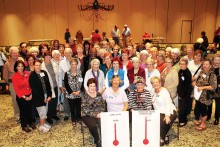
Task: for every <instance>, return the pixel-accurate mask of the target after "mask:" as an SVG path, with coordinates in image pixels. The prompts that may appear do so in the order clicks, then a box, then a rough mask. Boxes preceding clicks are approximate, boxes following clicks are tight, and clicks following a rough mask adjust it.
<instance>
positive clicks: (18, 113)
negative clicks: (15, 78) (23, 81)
mask: <svg viewBox="0 0 220 147" xmlns="http://www.w3.org/2000/svg"><path fill="white" fill-rule="evenodd" d="M9 90H10V93H11V98H12V107H13V109H14V117H15V118H16V119H19V118H20V110H19V107H18V103H17V101H16V94H15V91H14V87H13V84H12V83H9Z"/></svg>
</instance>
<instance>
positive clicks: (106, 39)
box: [102, 32, 109, 42]
mask: <svg viewBox="0 0 220 147" xmlns="http://www.w3.org/2000/svg"><path fill="white" fill-rule="evenodd" d="M102 41H107V42H109V40H108V38H107V37H106V32H102Z"/></svg>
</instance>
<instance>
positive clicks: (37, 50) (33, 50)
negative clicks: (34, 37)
mask: <svg viewBox="0 0 220 147" xmlns="http://www.w3.org/2000/svg"><path fill="white" fill-rule="evenodd" d="M33 52H37V53H38V54H39V49H38V48H37V47H31V48H30V49H29V50H28V54H30V53H33Z"/></svg>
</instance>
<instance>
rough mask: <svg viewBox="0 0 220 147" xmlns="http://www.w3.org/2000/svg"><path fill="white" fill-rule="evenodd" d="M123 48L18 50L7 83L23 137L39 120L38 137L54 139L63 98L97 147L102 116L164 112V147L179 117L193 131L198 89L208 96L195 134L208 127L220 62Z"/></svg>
mask: <svg viewBox="0 0 220 147" xmlns="http://www.w3.org/2000/svg"><path fill="white" fill-rule="evenodd" d="M115 27H117V26H115ZM113 39H114V38H113ZM117 41H118V40H117V39H114V40H110V42H109V43H108V44H105V43H102V42H101V43H99V42H98V41H97V42H95V43H92V44H91V43H90V42H88V41H85V42H84V43H83V44H77V45H76V46H75V47H74V48H72V46H71V42H72V38H71V37H70V38H69V44H65V45H63V44H60V43H59V41H58V40H55V41H54V43H53V46H52V47H51V48H49V47H48V45H47V44H41V45H40V46H39V48H37V47H31V48H30V49H27V44H26V43H25V42H22V43H21V44H20V50H19V48H17V47H11V48H10V49H9V53H10V58H9V59H8V60H7V62H6V63H5V65H4V69H3V72H4V74H3V78H4V80H5V81H6V82H7V83H8V84H9V89H10V93H11V96H12V103H13V108H14V114H15V117H16V118H17V119H18V120H20V122H21V127H22V130H23V131H25V132H30V131H31V130H30V128H32V129H36V126H35V120H36V116H39V130H40V131H43V132H48V131H49V130H50V128H51V124H53V121H54V120H56V121H58V120H60V118H59V117H58V115H57V107H58V105H59V104H60V100H59V99H58V97H60V95H63V98H64V99H63V100H62V103H63V106H64V115H65V117H64V120H68V119H69V117H71V122H72V125H73V127H75V126H76V125H77V122H80V123H81V121H83V122H84V124H85V125H86V126H88V128H89V131H90V133H91V134H92V136H93V137H94V143H95V144H96V146H97V147H99V146H101V142H100V136H99V133H98V130H99V129H100V113H101V112H105V111H107V112H119V111H129V112H130V113H132V111H137V110H159V111H160V137H161V140H160V144H161V146H162V145H164V144H168V143H169V138H168V136H167V133H168V131H169V129H170V127H171V124H172V123H173V121H174V120H175V119H176V117H177V113H178V117H179V122H180V124H179V125H180V127H183V126H185V125H186V124H187V122H188V115H189V114H190V113H191V110H192V101H193V86H197V87H198V91H202V94H201V96H200V98H199V99H198V100H196V104H195V108H194V114H195V119H196V122H195V124H196V127H195V129H196V130H199V131H203V130H205V129H206V128H207V126H206V121H207V120H208V119H210V118H211V112H212V111H211V110H212V107H211V106H212V101H213V100H212V99H208V98H207V91H208V90H211V91H214V90H218V89H219V88H218V87H219V86H218V84H219V83H218V84H217V82H219V81H218V80H217V77H218V76H219V74H220V73H219V67H220V56H217V55H216V56H215V57H214V58H213V60H212V61H211V60H209V59H204V57H203V52H202V51H200V50H199V49H196V48H194V46H192V45H188V46H187V47H186V48H185V49H184V50H185V51H186V54H185V55H183V54H181V52H180V50H179V49H178V48H172V47H167V48H166V49H165V50H159V49H158V48H157V47H155V46H153V44H151V43H146V44H145V45H144V47H143V48H141V49H138V50H137V46H136V45H133V44H131V43H127V44H126V47H124V48H120V46H118V45H117V44H116V42H117ZM103 42H104V41H103ZM215 101H216V103H215V104H216V109H215V110H216V112H215V122H214V125H218V123H219V115H220V111H219V109H220V107H219V103H220V99H216V100H215ZM177 108H178V111H177ZM130 117H131V116H130ZM45 120H46V121H47V123H45Z"/></svg>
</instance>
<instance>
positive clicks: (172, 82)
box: [160, 58, 179, 99]
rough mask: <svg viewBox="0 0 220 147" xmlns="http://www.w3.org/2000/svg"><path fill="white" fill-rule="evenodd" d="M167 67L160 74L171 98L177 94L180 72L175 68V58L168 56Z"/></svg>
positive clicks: (162, 83)
mask: <svg viewBox="0 0 220 147" xmlns="http://www.w3.org/2000/svg"><path fill="white" fill-rule="evenodd" d="M165 65H166V67H165V68H164V70H163V71H162V73H161V74H160V76H161V85H162V87H164V88H166V89H167V90H168V91H169V93H170V95H171V98H172V99H174V98H175V97H176V96H177V86H178V84H179V81H178V80H177V79H178V72H177V71H176V70H175V69H174V68H173V59H171V58H166V59H165Z"/></svg>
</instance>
